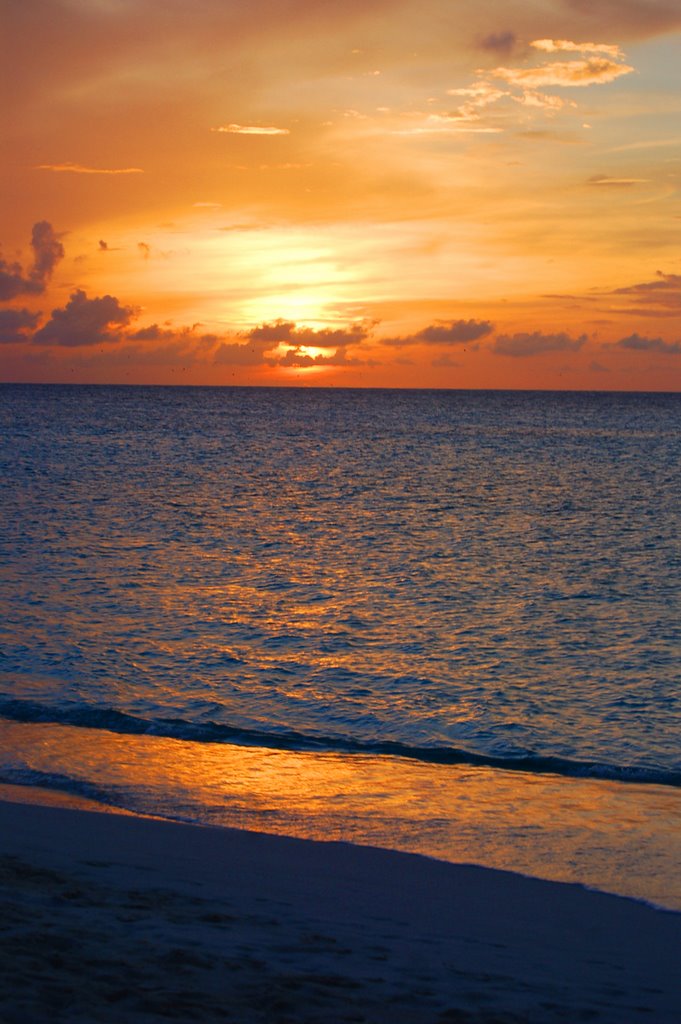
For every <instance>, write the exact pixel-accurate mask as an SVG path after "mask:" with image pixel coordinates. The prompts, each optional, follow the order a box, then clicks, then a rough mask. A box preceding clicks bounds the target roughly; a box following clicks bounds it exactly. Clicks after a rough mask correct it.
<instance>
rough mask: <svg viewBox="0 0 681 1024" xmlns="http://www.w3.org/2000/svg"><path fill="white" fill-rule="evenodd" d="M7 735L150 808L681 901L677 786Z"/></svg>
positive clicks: (12, 748) (25, 755) (20, 729)
mask: <svg viewBox="0 0 681 1024" xmlns="http://www.w3.org/2000/svg"><path fill="white" fill-rule="evenodd" d="M0 742H2V744H3V747H4V749H5V751H6V752H7V755H8V759H9V760H11V761H12V763H14V764H17V765H18V764H23V765H24V766H25V767H26V768H29V769H31V770H33V771H34V772H49V773H51V774H54V773H62V774H63V775H65V776H68V777H69V778H70V779H76V780H82V781H86V782H90V783H92V782H93V780H96V784H97V786H98V787H100V788H101V790H102V792H103V793H106V794H108V798H109V799H110V800H111V801H112V802H114V803H115V802H117V801H119V802H120V803H121V804H122V805H124V806H128V807H134V808H135V809H136V810H138V811H140V812H143V813H149V814H159V815H167V816H180V817H183V818H186V819H187V820H200V821H202V822H203V823H206V824H216V825H225V826H234V827H241V828H249V829H253V830H259V831H264V832H274V833H283V834H289V835H296V836H301V837H307V838H312V839H325V840H344V841H350V842H355V843H363V844H371V845H376V846H385V847H389V848H393V849H400V850H406V851H410V852H416V853H423V854H428V855H430V856H435V857H440V858H442V859H444V860H450V861H466V862H470V863H478V864H483V865H486V866H490V867H497V868H505V869H509V870H514V871H520V872H524V873H527V874H532V875H537V876H540V877H545V878H551V879H556V880H560V881H580V882H583V883H585V884H588V885H592V886H595V887H597V888H601V889H605V890H608V891H611V892H618V893H622V894H624V895H631V896H637V897H641V898H645V899H648V900H651V901H653V902H658V903H661V904H662V905H665V906H671V907H675V908H676V909H681V882H680V880H679V878H678V864H679V863H681V830H679V828H678V822H679V820H681V793H679V791H678V790H676V789H673V788H671V787H662V786H642V785H631V784H626V785H623V784H619V783H614V782H605V781H601V780H586V779H585V780H581V779H569V778H562V777H560V776H551V775H534V774H523V773H521V772H509V771H499V770H496V769H491V768H474V767H468V766H448V765H430V764H423V763H421V762H418V761H410V760H407V759H403V758H392V757H371V756H365V755H353V756H347V755H345V756H344V755H339V754H334V753H314V754H313V753H298V752H286V751H278V750H269V749H262V748H258V747H238V746H233V745H229V744H211V743H191V742H187V741H184V740H173V739H166V738H161V737H152V736H122V735H119V734H114V733H109V732H105V731H103V730H90V729H74V728H70V727H68V726H60V725H52V724H25V723H14V722H6V721H2V722H0ZM34 780H35V776H34ZM90 795H92V794H90Z"/></svg>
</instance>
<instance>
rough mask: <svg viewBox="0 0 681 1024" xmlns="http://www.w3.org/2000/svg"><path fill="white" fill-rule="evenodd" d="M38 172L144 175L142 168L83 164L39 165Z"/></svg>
mask: <svg viewBox="0 0 681 1024" xmlns="http://www.w3.org/2000/svg"><path fill="white" fill-rule="evenodd" d="M36 170H37V171H58V172H60V173H63V172H66V173H68V174H144V171H143V169H142V168H141V167H85V166H84V165H83V164H72V163H65V164H38V165H37V166H36Z"/></svg>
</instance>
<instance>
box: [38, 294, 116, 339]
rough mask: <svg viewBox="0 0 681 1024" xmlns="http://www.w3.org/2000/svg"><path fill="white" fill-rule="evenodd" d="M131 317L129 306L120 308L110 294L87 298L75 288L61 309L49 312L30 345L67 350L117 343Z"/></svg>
mask: <svg viewBox="0 0 681 1024" xmlns="http://www.w3.org/2000/svg"><path fill="white" fill-rule="evenodd" d="M134 314H135V310H134V309H133V308H132V307H131V306H121V304H120V303H119V301H118V299H116V298H114V296H113V295H103V296H102V297H101V298H97V299H88V297H87V295H86V294H85V292H84V291H82V289H80V288H79V289H78V290H77V291H75V292H73V294H72V295H71V298H70V299H69V301H68V303H67V304H66V306H65V307H64V309H53V310H52V316H51V318H50V319H49V320H48V321H47V323H46V324H45V325H44V326H43V327H41V328H40V330H39V331H36V333H35V334H34V335H33V342H34V344H36V345H63V346H65V347H69V348H71V347H76V346H81V345H99V344H101V343H102V342H107V341H120V340H122V338H123V335H122V333H121V331H120V328H121V327H125V326H126V325H127V324H129V323H130V319H131V317H132V316H134ZM112 328H113V330H112Z"/></svg>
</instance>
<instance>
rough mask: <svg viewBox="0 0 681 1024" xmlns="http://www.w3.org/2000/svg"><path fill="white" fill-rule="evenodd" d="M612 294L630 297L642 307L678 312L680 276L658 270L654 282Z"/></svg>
mask: <svg viewBox="0 0 681 1024" xmlns="http://www.w3.org/2000/svg"><path fill="white" fill-rule="evenodd" d="M612 294H613V295H631V296H633V297H634V298H635V299H636V301H637V302H638V303H641V304H642V305H651V306H662V307H664V308H669V309H672V310H678V309H680V308H681V274H664V273H662V271H661V270H658V271H657V275H656V278H655V280H654V281H644V282H643V283H642V284H632V285H629V286H628V287H626V288H617V289H615V291H614V292H613V293H612Z"/></svg>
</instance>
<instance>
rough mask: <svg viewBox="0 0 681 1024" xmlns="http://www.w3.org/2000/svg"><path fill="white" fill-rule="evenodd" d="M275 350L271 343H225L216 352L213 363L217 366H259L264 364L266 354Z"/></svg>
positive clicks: (260, 341) (252, 341)
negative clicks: (271, 349) (270, 350)
mask: <svg viewBox="0 0 681 1024" xmlns="http://www.w3.org/2000/svg"><path fill="white" fill-rule="evenodd" d="M270 348H273V343H272V342H271V341H267V340H265V341H263V340H259V341H255V340H251V341H246V342H238V341H237V342H227V341H223V342H222V344H221V345H220V346H219V348H218V349H217V350H216V352H215V355H214V357H213V362H214V363H215V364H216V365H217V366H259V365H260V364H261V363H263V362H264V361H265V360H264V355H265V352H266V351H267V350H268V349H270Z"/></svg>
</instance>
